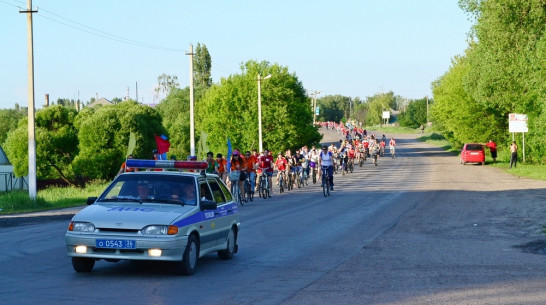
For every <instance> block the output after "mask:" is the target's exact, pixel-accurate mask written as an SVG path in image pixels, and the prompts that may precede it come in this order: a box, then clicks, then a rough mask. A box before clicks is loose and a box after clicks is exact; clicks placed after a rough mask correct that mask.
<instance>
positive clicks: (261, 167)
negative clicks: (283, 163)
mask: <svg viewBox="0 0 546 305" xmlns="http://www.w3.org/2000/svg"><path fill="white" fill-rule="evenodd" d="M256 164H257V165H258V171H259V172H265V174H266V175H267V181H268V182H269V197H271V191H272V190H273V188H272V187H271V177H273V157H272V156H271V155H270V154H269V149H264V153H263V155H261V156H260V157H258V162H256Z"/></svg>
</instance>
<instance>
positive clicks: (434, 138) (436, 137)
mask: <svg viewBox="0 0 546 305" xmlns="http://www.w3.org/2000/svg"><path fill="white" fill-rule="evenodd" d="M417 140H419V141H423V142H426V143H429V144H431V145H434V146H437V147H441V148H443V149H444V150H446V151H449V152H452V153H453V154H454V155H459V153H460V152H461V148H460V147H458V146H457V145H454V144H452V143H450V142H449V141H448V140H446V139H445V138H444V137H443V136H442V135H440V134H438V133H435V132H433V133H430V134H425V135H423V136H422V137H419V138H418V139H417ZM485 164H486V165H487V166H492V167H496V168H500V169H502V170H503V171H504V172H506V173H509V174H512V175H515V176H518V177H526V178H531V179H537V180H545V181H546V165H544V164H535V163H530V162H526V163H523V162H522V160H521V155H518V163H517V167H513V168H511V169H510V151H509V150H508V148H505V149H499V150H498V154H497V161H496V162H495V163H493V159H491V155H490V153H489V150H488V149H487V148H486V149H485Z"/></svg>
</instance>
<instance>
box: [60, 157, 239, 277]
mask: <svg viewBox="0 0 546 305" xmlns="http://www.w3.org/2000/svg"><path fill="white" fill-rule="evenodd" d="M127 166H128V167H134V168H163V169H165V168H175V169H181V168H183V169H190V168H191V169H193V170H197V171H199V170H203V169H204V168H206V167H207V163H206V162H186V161H155V160H136V159H129V160H127ZM87 203H88V205H89V206H88V207H86V208H84V209H83V210H81V211H80V212H79V213H78V214H76V215H75V216H74V217H73V218H72V220H71V222H70V225H69V227H68V231H67V232H66V235H65V241H66V247H67V250H68V256H69V257H71V258H72V266H73V267H74V270H76V271H77V272H91V271H92V270H93V267H94V265H95V261H97V260H100V259H104V260H106V261H111V262H116V261H119V260H155V261H170V262H172V263H173V264H174V265H175V271H176V272H177V273H180V274H184V275H191V274H193V273H194V272H195V269H196V267H197V261H198V259H199V258H200V257H202V256H203V255H206V254H207V253H211V252H218V256H219V257H220V258H221V259H230V258H232V257H233V254H234V253H237V249H238V245H237V235H238V233H239V227H240V223H239V210H238V207H237V204H236V203H235V202H234V201H233V200H232V196H231V193H230V192H229V190H228V189H227V187H226V186H225V185H224V183H223V182H222V181H221V179H219V178H218V176H216V175H210V174H204V172H201V173H190V172H179V171H178V170H176V171H168V170H163V171H154V170H152V171H138V172H131V173H124V174H121V175H119V176H118V177H116V178H115V179H114V181H112V183H111V184H110V185H109V186H108V187H107V188H106V190H105V191H104V192H103V193H102V194H101V195H100V196H99V197H98V198H96V197H91V198H88V200H87Z"/></svg>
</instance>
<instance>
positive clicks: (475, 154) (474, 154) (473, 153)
mask: <svg viewBox="0 0 546 305" xmlns="http://www.w3.org/2000/svg"><path fill="white" fill-rule="evenodd" d="M470 154H471V155H473V156H477V155H479V154H480V153H475V152H472V153H470Z"/></svg>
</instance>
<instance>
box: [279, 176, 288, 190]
mask: <svg viewBox="0 0 546 305" xmlns="http://www.w3.org/2000/svg"><path fill="white" fill-rule="evenodd" d="M285 188H286V172H285V171H281V174H280V175H279V193H284V189H285Z"/></svg>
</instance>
